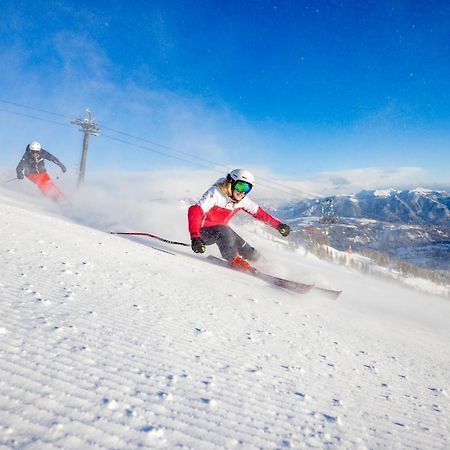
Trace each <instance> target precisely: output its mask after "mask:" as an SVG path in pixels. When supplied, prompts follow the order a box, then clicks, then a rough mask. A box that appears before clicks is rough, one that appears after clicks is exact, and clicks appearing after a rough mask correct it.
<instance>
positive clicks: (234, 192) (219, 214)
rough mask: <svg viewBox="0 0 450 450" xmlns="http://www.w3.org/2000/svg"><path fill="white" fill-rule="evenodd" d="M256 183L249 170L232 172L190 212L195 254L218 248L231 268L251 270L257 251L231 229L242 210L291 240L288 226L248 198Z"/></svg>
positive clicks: (215, 185)
mask: <svg viewBox="0 0 450 450" xmlns="http://www.w3.org/2000/svg"><path fill="white" fill-rule="evenodd" d="M254 183H255V177H254V176H253V175H252V174H251V173H250V172H249V171H248V170H244V169H235V170H232V171H231V172H230V173H229V174H228V175H227V176H226V178H220V179H219V180H217V181H216V183H215V184H214V185H212V186H211V187H210V188H209V189H208V190H207V191H206V192H205V193H204V194H203V197H202V198H201V199H200V200H199V201H198V202H197V203H196V204H195V205H192V206H191V207H190V208H189V211H188V221H189V233H190V235H191V247H192V250H193V251H194V252H195V253H204V252H205V250H206V246H207V245H212V244H217V246H218V247H219V251H220V254H221V255H222V258H224V259H226V260H227V261H228V263H229V265H230V266H231V267H233V268H235V269H240V270H252V269H253V267H252V265H251V264H250V263H249V262H248V260H250V261H252V260H255V259H257V256H258V254H257V252H256V250H255V249H254V248H253V247H252V246H251V245H250V244H249V243H248V242H246V241H245V240H244V239H243V238H242V237H241V236H239V235H238V234H237V233H236V232H235V231H234V230H233V229H231V228H230V226H229V225H228V222H229V221H230V220H231V218H232V217H233V216H234V215H235V214H236V213H237V212H239V211H241V210H243V211H245V212H246V213H248V214H250V215H252V216H253V217H255V218H256V219H258V220H261V221H262V222H264V223H266V224H268V225H270V226H271V227H273V228H276V229H277V230H278V231H279V233H280V234H281V235H282V236H284V237H286V236H288V234H289V233H290V231H291V229H290V227H289V225H286V224H284V223H281V222H280V221H279V220H277V219H275V217H273V216H271V215H270V214H269V213H268V212H266V211H264V209H262V208H261V207H260V206H258V205H257V204H256V203H255V202H254V201H252V200H250V198H248V197H247V194H248V193H249V192H250V191H251V190H252V188H253V185H254Z"/></svg>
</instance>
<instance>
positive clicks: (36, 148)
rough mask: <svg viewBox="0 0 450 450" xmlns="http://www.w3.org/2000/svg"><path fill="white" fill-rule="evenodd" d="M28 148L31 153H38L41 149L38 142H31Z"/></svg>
mask: <svg viewBox="0 0 450 450" xmlns="http://www.w3.org/2000/svg"><path fill="white" fill-rule="evenodd" d="M28 148H29V149H30V150H31V151H32V152H40V151H41V149H42V147H41V144H40V142H38V141H33V142H31V143H30V145H29V146H28Z"/></svg>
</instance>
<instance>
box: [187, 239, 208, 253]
mask: <svg viewBox="0 0 450 450" xmlns="http://www.w3.org/2000/svg"><path fill="white" fill-rule="evenodd" d="M191 248H192V250H193V251H194V252H195V253H205V250H206V245H205V243H204V242H203V239H202V238H199V237H194V238H192V239H191Z"/></svg>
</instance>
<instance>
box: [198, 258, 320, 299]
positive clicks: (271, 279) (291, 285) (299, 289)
mask: <svg viewBox="0 0 450 450" xmlns="http://www.w3.org/2000/svg"><path fill="white" fill-rule="evenodd" d="M207 259H208V260H210V261H211V262H212V263H214V264H217V265H219V266H222V267H229V266H228V263H227V262H226V261H225V260H224V259H221V258H217V257H216V256H212V255H208V256H207ZM244 273H247V274H248V275H252V276H254V277H256V278H259V279H260V280H264V281H267V282H268V283H270V284H274V285H275V286H278V287H281V288H284V289H287V290H289V291H293V292H296V293H297V294H306V293H307V292H309V291H310V290H311V289H312V288H313V287H314V285H313V284H305V283H298V282H296V281H291V280H286V279H284V278H280V277H275V276H273V275H269V274H267V273H264V272H260V271H259V270H257V269H255V270H248V271H245V272H244Z"/></svg>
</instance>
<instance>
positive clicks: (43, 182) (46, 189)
mask: <svg viewBox="0 0 450 450" xmlns="http://www.w3.org/2000/svg"><path fill="white" fill-rule="evenodd" d="M27 178H28V179H29V180H30V181H31V182H33V183H34V184H35V185H36V186H37V187H38V188H39V189H40V191H41V192H42V193H43V194H44V195H45V196H46V197H50V198H53V199H54V200H61V199H62V198H64V195H63V193H62V192H61V191H60V190H59V189H58V188H57V187H56V185H55V183H54V182H53V180H52V179H51V178H50V177H49V176H48V173H47V172H44V173H31V174H29V175H27Z"/></svg>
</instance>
